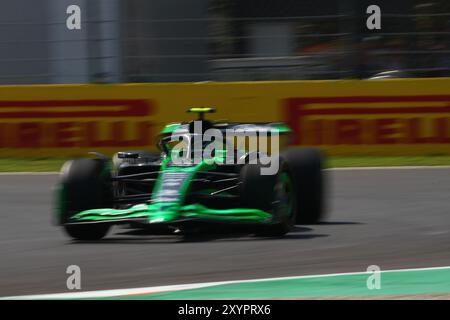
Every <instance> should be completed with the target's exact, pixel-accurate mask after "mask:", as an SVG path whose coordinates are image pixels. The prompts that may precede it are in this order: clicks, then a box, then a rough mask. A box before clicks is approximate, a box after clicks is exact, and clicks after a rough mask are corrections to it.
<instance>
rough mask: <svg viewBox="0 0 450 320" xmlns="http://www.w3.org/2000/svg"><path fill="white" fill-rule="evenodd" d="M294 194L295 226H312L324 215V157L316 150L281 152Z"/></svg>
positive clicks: (304, 149) (303, 149)
mask: <svg viewBox="0 0 450 320" xmlns="http://www.w3.org/2000/svg"><path fill="white" fill-rule="evenodd" d="M282 157H283V159H284V161H285V162H286V164H287V166H288V168H289V172H290V174H291V177H292V181H293V185H294V192H295V214H296V223H297V224H314V223H317V222H319V221H320V220H321V219H322V218H323V215H324V211H325V203H324V185H325V183H324V175H323V162H324V156H323V154H322V152H321V151H320V150H318V149H313V148H302V149H289V150H286V151H285V152H283V154H282Z"/></svg>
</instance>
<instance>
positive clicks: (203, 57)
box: [0, 0, 450, 84]
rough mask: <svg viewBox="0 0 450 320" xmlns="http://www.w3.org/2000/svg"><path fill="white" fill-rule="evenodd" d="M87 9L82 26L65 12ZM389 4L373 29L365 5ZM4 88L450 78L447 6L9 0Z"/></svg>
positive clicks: (0, 71) (428, 1) (2, 14)
mask: <svg viewBox="0 0 450 320" xmlns="http://www.w3.org/2000/svg"><path fill="white" fill-rule="evenodd" d="M72 4H76V5H79V6H80V8H81V10H82V11H81V21H82V29H81V30H68V29H67V28H66V18H67V17H68V15H67V14H66V9H67V7H68V6H69V5H72ZM371 4H376V5H378V6H379V7H380V8H381V29H380V30H368V29H367V28H366V19H367V18H368V16H369V14H367V13H366V8H367V7H368V6H369V5H371ZM0 5H1V7H0V84H49V83H119V82H181V81H247V80H248V81H258V80H297V79H349V78H360V79H361V78H362V79H364V78H368V77H372V76H374V75H376V74H377V73H380V72H384V71H393V70H396V72H395V73H393V74H391V76H393V77H447V76H449V75H450V55H449V53H450V48H449V44H450V41H449V39H450V1H447V0H396V1H390V0H378V1H373V0H346V1H338V0H321V1H317V0H302V1H299V0H284V1H276V0H189V1H179V0H152V1H148V0H96V1H87V0H39V1H36V0H14V1H7V0H1V1H0Z"/></svg>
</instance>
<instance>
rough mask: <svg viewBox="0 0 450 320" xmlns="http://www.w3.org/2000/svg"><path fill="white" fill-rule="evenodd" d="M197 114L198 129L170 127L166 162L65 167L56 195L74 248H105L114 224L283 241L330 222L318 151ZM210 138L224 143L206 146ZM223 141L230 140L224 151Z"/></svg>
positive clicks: (120, 158)
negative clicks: (80, 244) (295, 230)
mask: <svg viewBox="0 0 450 320" xmlns="http://www.w3.org/2000/svg"><path fill="white" fill-rule="evenodd" d="M189 111H190V112H197V113H198V114H199V118H198V120H195V121H191V122H181V123H174V124H169V125H167V126H165V127H164V129H163V131H162V132H161V135H160V139H159V142H158V148H159V149H160V152H158V153H155V152H149V151H124V152H119V153H117V154H116V155H115V156H114V157H113V158H112V159H108V158H107V157H105V156H102V155H101V154H96V157H95V158H82V159H75V160H71V161H68V162H66V163H65V164H64V166H63V167H62V169H61V173H60V179H59V182H58V185H57V188H56V192H57V196H56V202H57V203H56V210H55V212H54V218H55V220H56V223H57V224H58V225H61V226H62V227H63V228H64V230H65V231H66V233H67V234H68V235H69V236H70V237H72V238H75V239H78V240H98V239H101V238H103V237H104V236H105V235H106V234H107V232H108V230H109V228H110V227H111V226H112V225H114V224H128V225H129V226H131V227H135V228H140V229H145V230H146V231H147V232H148V233H150V234H152V233H154V234H166V233H167V234H190V233H193V232H202V231H207V232H209V231H215V230H220V231H224V230H230V231H232V230H243V231H246V232H250V233H254V234H257V235H260V236H282V235H284V234H286V233H287V232H289V231H290V229H291V227H292V226H293V225H294V224H303V223H306V224H308V223H315V222H318V221H319V220H320V219H321V217H322V214H323V211H324V195H323V194H324V192H323V191H324V190H323V189H324V179H323V178H324V177H323V156H322V153H321V152H320V151H319V150H316V149H311V148H291V149H285V150H282V148H280V147H279V145H280V144H279V143H278V142H277V144H272V141H274V140H275V139H276V140H277V141H281V140H282V139H283V137H286V136H288V135H289V134H290V132H291V131H290V129H289V128H288V127H287V126H286V125H284V124H282V123H231V122H212V121H208V120H205V113H206V112H213V111H214V109H213V108H191V109H189ZM199 128H200V131H198V129H199ZM208 130H209V131H208ZM211 130H212V131H211ZM210 132H213V133H214V137H215V138H214V139H211V138H209V139H208V143H205V142H204V141H203V140H202V138H204V137H205V136H206V135H208V134H209V133H210ZM230 132H231V135H230V134H228V133H230ZM225 133H226V134H225ZM262 133H264V135H263V134H262ZM220 134H225V135H224V137H223V139H222V141H217V140H218V139H219V138H217V137H221V136H220ZM230 136H231V139H230ZM242 136H244V139H243V140H242V139H241V140H240V141H241V144H240V145H239V143H236V141H237V140H239V137H242ZM251 136H253V137H255V136H256V137H257V139H258V140H259V141H260V143H259V145H261V141H262V138H263V137H265V138H266V142H267V144H266V145H269V142H268V141H269V140H271V141H270V146H271V147H272V150H270V151H269V150H268V149H270V148H266V150H265V151H262V149H261V148H260V149H257V150H256V151H255V150H251V148H249V147H248V145H249V141H250V140H249V139H251ZM197 138H199V140H198V139H197ZM205 140H207V139H205ZM213 141H214V143H215V144H214V146H215V148H212V147H211V145H212V144H213V143H212V142H213ZM242 141H244V143H242ZM218 142H220V143H218ZM221 145H222V147H221ZM274 146H275V147H276V148H274ZM275 149H277V150H275ZM206 151H208V152H206ZM269 153H270V156H269ZM196 156H199V157H197V160H196V161H194V160H195V159H196ZM264 157H265V158H264ZM193 159H194V160H193ZM264 159H265V162H264V163H263V161H262V160H264ZM267 159H269V160H270V159H271V160H272V164H273V163H276V164H277V166H276V170H275V171H274V172H271V173H270V174H267V173H266V174H264V169H268V166H269V164H268V162H267ZM275 160H276V161H275Z"/></svg>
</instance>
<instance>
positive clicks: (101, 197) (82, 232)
mask: <svg viewBox="0 0 450 320" xmlns="http://www.w3.org/2000/svg"><path fill="white" fill-rule="evenodd" d="M110 177H111V176H110V172H109V170H108V168H107V164H106V162H105V161H104V160H101V159H76V160H72V161H69V162H66V163H65V164H64V166H63V169H62V170H61V177H60V187H61V189H62V190H63V193H62V199H60V201H61V204H60V212H59V214H60V223H61V224H62V225H63V227H64V230H65V231H66V233H67V234H68V235H69V236H71V237H72V238H74V239H78V240H99V239H101V238H103V237H104V236H105V235H106V234H107V233H108V230H109V228H110V226H109V225H108V224H104V223H90V224H65V223H66V222H68V221H69V220H70V218H71V217H72V216H73V215H75V214H77V213H78V212H80V211H83V210H88V209H98V208H110V207H112V197H113V196H112V187H111V181H110Z"/></svg>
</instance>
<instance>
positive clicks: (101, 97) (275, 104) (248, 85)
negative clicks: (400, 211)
mask: <svg viewBox="0 0 450 320" xmlns="http://www.w3.org/2000/svg"><path fill="white" fill-rule="evenodd" d="M189 106H215V107H216V108H217V110H218V111H217V113H215V114H212V115H211V116H210V117H211V118H212V119H215V120H225V119H226V120H229V121H242V122H267V121H270V122H274V121H282V122H286V123H287V124H289V125H290V127H291V128H292V129H293V134H292V138H291V140H290V143H291V144H292V145H293V146H317V147H320V148H323V149H325V150H326V151H327V152H328V153H329V154H335V155H442V154H450V79H446V78H442V79H390V80H389V79H388V80H363V81H356V80H355V81H280V82H242V83H214V82H211V83H182V84H122V85H56V86H2V87H0V156H1V157H48V156H64V157H66V156H80V155H83V154H85V153H86V152H90V151H99V152H103V153H106V154H112V153H114V152H116V151H118V150H125V149H149V150H155V142H156V139H157V135H158V133H159V131H160V130H161V128H162V126H163V125H164V124H166V123H170V122H176V121H187V120H190V119H191V118H192V114H186V112H185V111H186V109H187V108H188V107H189Z"/></svg>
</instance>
